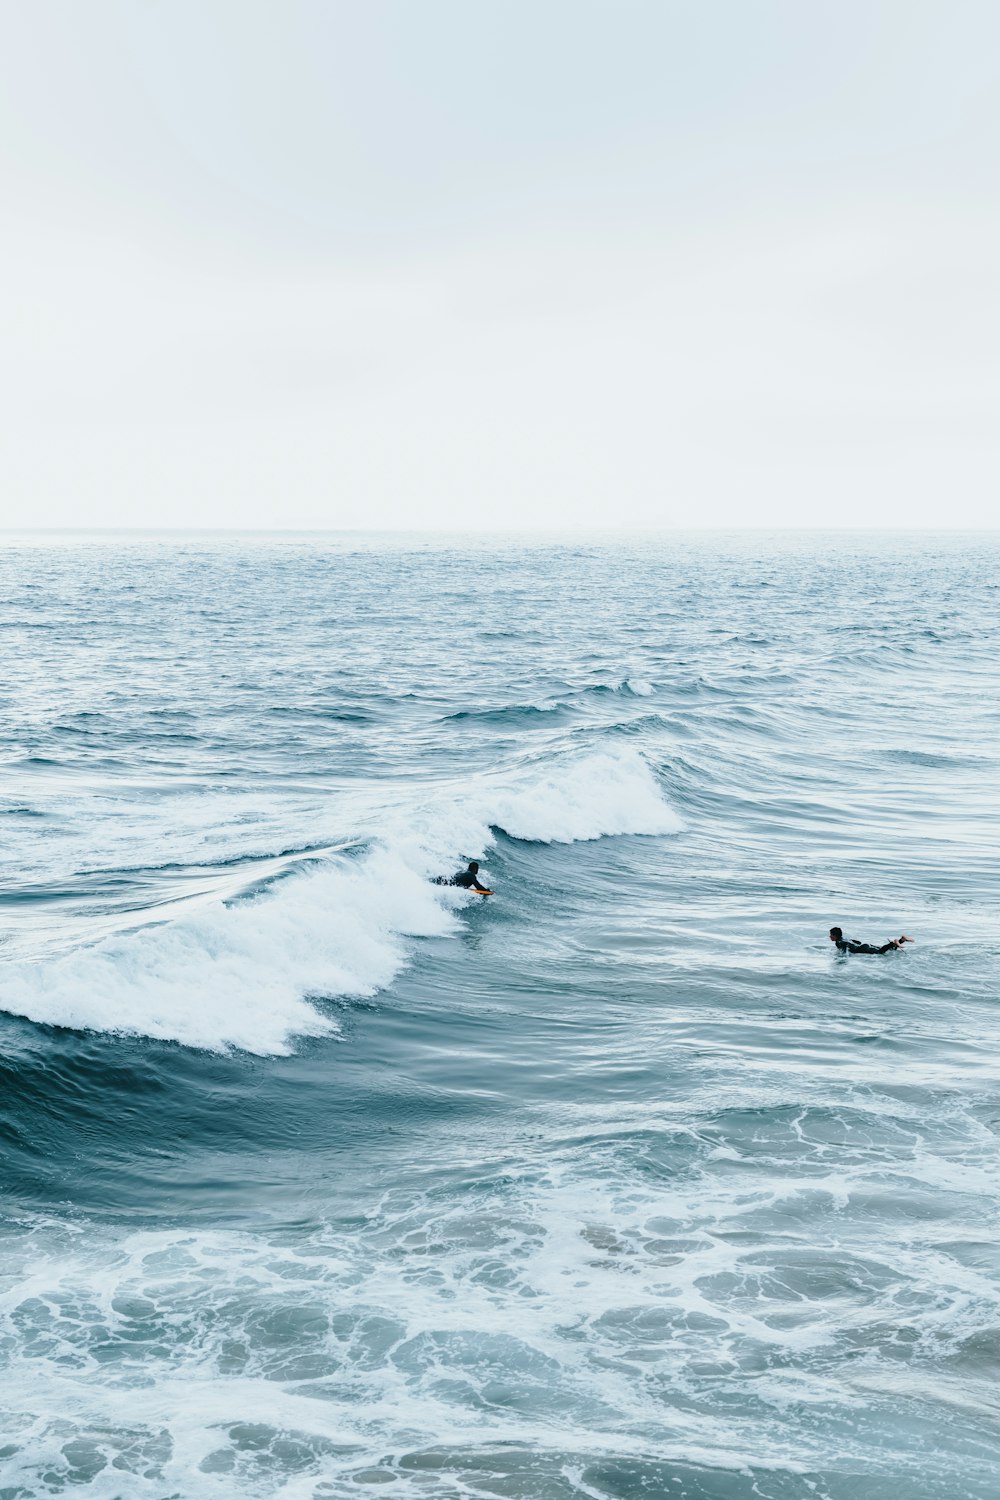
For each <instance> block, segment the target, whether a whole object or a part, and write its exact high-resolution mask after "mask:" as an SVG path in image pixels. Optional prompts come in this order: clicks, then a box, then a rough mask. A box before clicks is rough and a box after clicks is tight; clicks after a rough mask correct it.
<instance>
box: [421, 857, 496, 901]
mask: <svg viewBox="0 0 1000 1500" xmlns="http://www.w3.org/2000/svg"><path fill="white" fill-rule="evenodd" d="M434 884H435V885H460V886H461V887H462V888H463V890H466V891H479V892H480V894H481V895H483V896H492V894H493V892H492V891H491V890H490V889H489V887H488V886H485V885H480V883H479V861H478V860H476V859H470V860H469V864H468V867H467V868H466V869H464V870H459V872H458V874H457V875H453V876H452V877H451V879H450V880H446V879H445V877H444V876H443V875H439V876H438V877H437V879H436V880H435V882H434Z"/></svg>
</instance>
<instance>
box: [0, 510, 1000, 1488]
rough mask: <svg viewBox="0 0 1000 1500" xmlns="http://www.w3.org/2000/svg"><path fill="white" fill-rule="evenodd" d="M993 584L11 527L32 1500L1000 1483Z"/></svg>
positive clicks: (3, 1338) (708, 540)
mask: <svg viewBox="0 0 1000 1500" xmlns="http://www.w3.org/2000/svg"><path fill="white" fill-rule="evenodd" d="M998 564H1000V538H998V537H997V536H996V535H992V536H991V535H981V536H962V537H952V538H947V537H941V536H938V537H926V536H925V537H918V536H911V537H902V538H893V537H887V536H883V535H879V536H869V537H864V536H817V535H814V536H798V537H796V536H784V537H781V536H758V537H756V538H754V537H749V536H747V537H727V536H718V535H716V536H704V537H700V538H699V537H695V536H691V537H673V538H663V539H657V540H646V541H640V540H632V541H627V540H623V541H621V542H617V543H612V542H607V543H602V544H600V545H597V544H590V543H581V544H572V543H565V542H563V543H545V544H542V543H538V544H534V545H528V544H522V543H518V542H512V541H504V542H497V541H481V542H476V543H471V542H468V541H461V540H447V539H443V540H440V541H434V542H420V541H416V540H413V539H410V540H407V539H405V538H404V539H395V540H394V539H382V540H374V539H373V540H365V539H363V538H360V539H359V538H353V539H352V538H329V537H326V538H322V537H319V538H317V537H297V538H296V537H287V538H276V539H273V540H270V541H268V540H261V539H256V540H255V539H253V538H242V539H239V538H236V539H232V538H230V539H220V538H215V539H213V538H212V537H202V538H201V539H198V538H186V539H185V538H181V539H177V540H174V541H172V542H169V543H168V542H165V541H163V540H162V539H157V538H155V537H153V538H150V537H147V538H142V537H133V538H125V537H119V538H114V537H106V538H100V539H96V540H91V541H89V542H87V541H82V540H77V541H72V540H65V539H64V540H60V539H58V538H47V539H46V538H31V537H20V538H18V537H8V538H7V539H6V541H5V542H4V543H3V546H2V550H0V585H2V586H0V627H2V629H0V642H2V646H3V663H4V670H3V681H2V707H0V725H2V739H3V766H2V772H3V774H2V780H0V809H2V817H0V827H2V829H3V833H4V845H3V852H4V863H5V880H4V894H3V901H2V910H0V927H2V933H3V944H2V946H0V1007H2V1010H0V1067H2V1088H0V1144H2V1181H0V1496H2V1497H4V1500H14V1497H18V1500H21V1497H29V1496H31V1497H34V1496H39V1497H41V1496H54V1495H63V1494H72V1495H75V1496H79V1497H81V1500H84V1497H86V1500H98V1497H99V1500H117V1497H121V1500H133V1497H137V1500H143V1497H150V1500H169V1497H183V1500H188V1497H199V1500H201V1497H206V1500H211V1497H236V1496H281V1497H284V1500H342V1497H343V1500H347V1497H359V1496H364V1495H366V1494H370V1495H373V1496H374V1495H382V1496H386V1497H400V1500H418V1497H434V1500H458V1497H516V1500H571V1497H573V1500H575V1497H591V1500H640V1497H642V1500H647V1497H660V1496H670V1497H673V1496H677V1497H683V1500H800V1497H801V1500H807V1497H808V1500H995V1496H996V1494H997V1493H998V1484H1000V1481H998V1477H997V1475H998V1460H1000V1397H998V1395H997V1390H998V1385H997V1379H998V1375H1000V1244H998V1235H997V1229H998V1216H997V1205H998V1195H1000V1171H998V1167H997V1148H998V1136H1000V1058H998V1041H1000V1026H998V995H997V983H996V980H997V957H998V951H1000V940H998V936H997V927H996V893H997V880H998V873H1000V798H998V779H997V770H998V741H1000V736H998V730H1000V708H998V704H1000V699H998V692H997V689H998V676H1000V673H998V658H1000V628H998V626H1000V620H998V605H1000V589H998ZM477 855H478V856H480V857H481V858H482V861H483V867H484V872H485V873H486V874H487V875H488V879H489V884H490V885H492V886H493V887H494V888H495V890H496V895H495V896H493V897H491V898H489V899H488V900H486V901H483V900H481V899H480V898H470V897H466V896H464V895H460V894H459V893H457V892H454V891H449V890H443V889H441V888H440V887H436V886H434V885H432V884H431V883H430V879H429V877H430V876H432V875H433V874H435V873H439V872H444V873H450V872H451V871H452V870H454V869H455V868H456V867H457V865H458V862H459V860H460V859H465V858H470V857H473V856H477ZM834 922H837V923H839V924H840V925H842V926H843V927H844V928H845V930H847V931H848V933H849V935H851V936H854V935H857V936H859V937H862V938H868V939H877V940H879V941H883V940H884V939H886V938H888V937H892V936H896V935H898V934H899V933H900V932H901V931H906V932H908V933H912V934H913V935H914V936H915V937H916V939H917V943H916V945H915V946H914V947H913V948H912V949H908V950H906V951H905V952H903V953H901V954H898V955H892V956H889V957H887V958H884V959H883V958H879V959H870V958H869V959H847V960H845V959H839V958H838V957H837V956H836V955H835V953H834V951H833V949H832V947H831V945H830V944H829V942H828V941H827V939H826V931H827V929H828V927H829V926H830V925H831V923H834Z"/></svg>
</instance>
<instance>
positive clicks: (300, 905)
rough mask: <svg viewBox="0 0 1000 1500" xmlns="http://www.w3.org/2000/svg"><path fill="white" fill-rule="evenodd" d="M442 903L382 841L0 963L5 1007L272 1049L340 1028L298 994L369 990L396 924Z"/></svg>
mask: <svg viewBox="0 0 1000 1500" xmlns="http://www.w3.org/2000/svg"><path fill="white" fill-rule="evenodd" d="M453 924H454V918H453V917H452V916H451V914H450V913H449V912H448V911H446V910H445V909H443V908H442V906H441V904H440V903H439V902H437V901H435V899H434V897H433V894H432V893H431V890H430V888H429V887H428V886H427V884H426V883H425V882H424V881H422V880H421V879H420V878H419V876H418V875H417V874H416V873H415V872H413V871H412V870H408V869H406V867H405V866H402V867H401V866H400V864H399V862H398V861H396V860H393V859H392V858H391V857H390V855H389V854H388V853H387V852H386V851H385V850H375V851H373V852H372V854H371V855H369V856H368V858H366V859H364V860H362V861H350V860H341V861H338V862H337V863H335V864H331V865H330V866H328V867H326V868H322V869H318V870H311V871H309V872H307V873H303V874H302V875H299V876H293V877H291V878H289V879H287V880H285V881H283V882H282V883H281V884H280V885H278V886H276V887H275V888H274V889H272V890H271V891H269V892H267V893H265V894H264V895H263V896H261V897H259V898H257V899H256V900H253V901H247V902H243V903H240V904H237V905H233V906H224V905H219V906H216V907H212V908H210V909H209V910H207V911H205V910H202V911H200V912H199V913H198V914H197V915H192V916H189V917H187V918H182V919H180V920H178V921H174V922H169V923H164V924H163V925H161V926H156V927H146V928H143V929H141V930H139V931H136V932H131V933H128V934H126V935H123V936H120V937H117V938H113V939H109V940H107V941H105V942H102V943H98V944H97V945H95V946H94V947H92V948H86V949H82V950H79V951H77V952H75V953H70V954H67V955H64V956H62V957H59V958H53V959H50V960H48V961H43V962H41V963H37V964H28V963H21V964H12V965H10V966H9V967H7V968H6V969H5V970H4V971H3V973H2V975H0V999H2V1004H3V1006H4V1008H5V1009H6V1010H8V1011H11V1012H13V1013H14V1014H17V1015H22V1016H27V1017H28V1018H29V1019H30V1020H33V1021H39V1022H42V1023H44V1024H47V1025H52V1026H69V1027H75V1028H80V1029H84V1030H97V1031H111V1032H120V1033H123V1034H130V1035H138V1036H149V1037H159V1038H161V1039H164V1040H168V1041H176V1042H182V1043H184V1044H185V1045H186V1046H190V1047H205V1048H211V1049H215V1050H223V1049H226V1048H229V1047H239V1048H244V1049H245V1050H247V1051H249V1052H257V1053H280V1052H286V1051H288V1050H289V1038H290V1037H291V1036H294V1035H306V1036H307V1035H318V1034H321V1033H324V1032H326V1033H328V1032H331V1031H334V1030H335V1029H336V1027H335V1024H334V1022H333V1021H332V1020H331V1019H329V1018H328V1017H325V1016H323V1015H321V1014H320V1012H319V1011H318V1010H317V1009H316V1007H315V1006H314V1005H313V1004H310V1003H309V1000H308V999H307V998H306V997H308V996H316V997H319V996H336V995H354V996H357V995H372V994H374V993H375V992H376V991H377V990H379V989H381V988H383V987H384V986H385V985H387V984H388V983H389V982H390V981H391V980H392V978H393V977H394V975H395V974H396V973H397V972H398V970H399V969H400V967H401V966H402V965H403V963H404V962H405V960H406V947H405V944H404V938H405V937H407V936H411V935H430V934H435V933H442V932H447V931H448V930H449V929H450V928H451V927H452V925H453Z"/></svg>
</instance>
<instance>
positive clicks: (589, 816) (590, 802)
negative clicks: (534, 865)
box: [489, 754, 683, 844]
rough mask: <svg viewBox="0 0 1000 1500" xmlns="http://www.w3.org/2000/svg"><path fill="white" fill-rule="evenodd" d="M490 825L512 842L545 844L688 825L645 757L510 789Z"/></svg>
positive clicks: (568, 770) (599, 759)
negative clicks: (666, 798) (669, 802)
mask: <svg viewBox="0 0 1000 1500" xmlns="http://www.w3.org/2000/svg"><path fill="white" fill-rule="evenodd" d="M489 821H490V823H492V824H495V825H496V826H498V827H500V828H502V829H503V830H504V832H505V833H509V834H510V835H511V837H512V838H515V839H529V840H532V841H533V842H537V843H545V844H573V843H576V842H577V841H578V840H586V839H599V838H603V837H605V836H606V835H610V834H625V833H642V834H667V833H677V832H678V831H679V830H680V828H681V827H682V826H683V825H682V823H681V820H680V818H679V817H678V816H677V814H676V813H675V812H674V811H673V810H672V809H671V808H670V807H668V806H667V804H666V802H665V801H664V799H663V795H662V793H661V791H660V789H659V787H658V786H657V784H656V781H655V779H654V777H653V773H652V772H651V771H650V769H649V767H648V766H647V765H646V762H645V761H644V760H643V759H642V758H641V757H640V756H638V755H609V754H595V755H590V756H587V757H586V758H585V759H581V760H578V761H576V762H570V763H569V764H567V765H565V766H563V767H560V769H559V770H558V771H557V772H553V773H550V774H548V775H546V776H543V777H534V778H530V779H529V778H525V779H524V781H523V782H522V783H521V784H517V783H514V784H512V785H510V786H509V787H508V788H507V789H505V790H504V791H501V792H500V793H499V794H498V795H497V798H496V802H495V805H494V807H493V810H492V812H491V814H490V817H489Z"/></svg>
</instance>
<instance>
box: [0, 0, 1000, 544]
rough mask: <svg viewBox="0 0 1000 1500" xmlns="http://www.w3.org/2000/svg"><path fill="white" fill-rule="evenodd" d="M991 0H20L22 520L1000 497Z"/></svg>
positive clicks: (5, 4) (15, 458) (1, 445)
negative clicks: (999, 488)
mask: <svg viewBox="0 0 1000 1500" xmlns="http://www.w3.org/2000/svg"><path fill="white" fill-rule="evenodd" d="M998 73H1000V7H998V6H997V5H996V4H995V3H993V0H983V3H974V0H934V3H927V0H601V3H597V0H530V3H527V0H266V3H265V0H0V194H2V200H0V201H2V206H3V209H4V214H3V226H2V239H0V403H2V406H0V411H2V415H0V484H2V490H0V495H2V502H0V503H2V509H0V525H5V526H15V527H23V526H73V527H80V526H101V527H106V526H181V527H190V526H212V527H220V526H222V527H224V526H237V527H335V528H340V527H365V528H381V527H386V528H392V529H398V528H405V529H419V528H424V527H426V528H447V529H477V528H484V529H491V530H492V529H497V528H512V529H514V528H522V527H539V528H545V529H552V528H560V527H567V526H576V525H579V526H587V527H591V526H626V527H636V526H685V527H689V526H756V525H760V526H782V525H790V526H824V527H826V526H836V525H844V526H933V527H950V526H984V525H990V526H992V525H995V524H996V523H997V512H998V507H997V499H996V497H997V493H998V480H1000V421H998V396H1000V205H998V203H997V197H996V195H997V184H998V181H1000V175H998V166H1000V160H998V158H1000V151H998V147H1000V87H998V85H1000V78H998Z"/></svg>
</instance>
